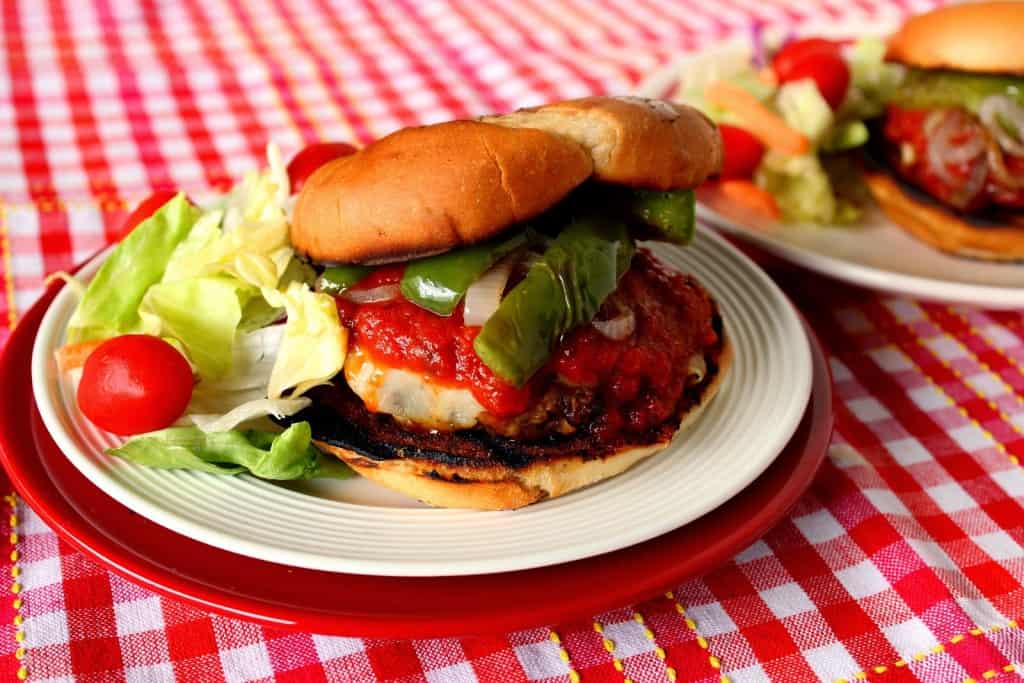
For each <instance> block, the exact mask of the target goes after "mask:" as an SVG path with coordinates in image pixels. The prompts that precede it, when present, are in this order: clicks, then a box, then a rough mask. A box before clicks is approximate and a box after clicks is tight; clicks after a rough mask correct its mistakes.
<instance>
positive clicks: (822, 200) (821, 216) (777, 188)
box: [755, 152, 860, 225]
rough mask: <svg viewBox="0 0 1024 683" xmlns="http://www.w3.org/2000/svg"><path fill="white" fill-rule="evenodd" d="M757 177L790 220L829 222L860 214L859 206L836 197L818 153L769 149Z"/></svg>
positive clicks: (825, 223) (853, 217) (843, 220)
mask: <svg viewBox="0 0 1024 683" xmlns="http://www.w3.org/2000/svg"><path fill="white" fill-rule="evenodd" d="M755 180H756V182H757V184H758V185H760V186H761V187H763V188H764V189H765V190H767V191H768V192H771V193H772V195H773V196H774V197H775V201H776V202H777V203H778V205H779V208H780V209H781V210H782V214H783V217H784V218H785V219H786V220H788V221H796V222H808V223H817V224H820V225H828V224H834V223H849V222H851V221H854V220H856V219H857V218H858V216H859V215H860V214H859V211H858V210H857V207H856V206H854V205H853V204H851V203H849V202H847V201H844V200H840V199H839V198H837V197H836V194H835V192H834V191H833V188H832V183H831V182H830V180H829V176H828V174H827V173H826V172H825V169H824V168H823V167H822V165H821V160H820V159H819V158H818V156H817V155H815V154H806V155H802V156H789V155H785V154H779V153H777V152H768V153H767V154H765V155H764V159H763V160H762V162H761V165H760V166H759V167H758V169H757V175H756V177H755Z"/></svg>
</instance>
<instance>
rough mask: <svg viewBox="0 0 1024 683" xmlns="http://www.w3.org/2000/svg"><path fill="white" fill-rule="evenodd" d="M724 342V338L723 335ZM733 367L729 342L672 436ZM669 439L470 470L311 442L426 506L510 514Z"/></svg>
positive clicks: (595, 478) (613, 471)
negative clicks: (594, 453) (592, 453)
mask: <svg viewBox="0 0 1024 683" xmlns="http://www.w3.org/2000/svg"><path fill="white" fill-rule="evenodd" d="M723 338H724V335H723ZM731 363H732V347H731V345H730V343H729V341H728V339H727V338H724V339H723V345H722V347H721V350H720V352H719V354H718V358H717V367H718V371H717V373H716V374H715V375H714V376H712V377H710V378H709V379H708V380H707V382H706V383H705V384H704V387H703V391H702V392H701V395H700V399H699V401H698V402H697V403H696V405H695V406H694V407H693V408H691V409H690V410H689V411H687V412H686V413H685V414H683V415H680V416H679V417H680V425H679V429H678V430H676V432H675V433H676V434H679V433H681V432H683V431H685V430H686V429H687V428H688V427H689V426H690V425H692V424H693V423H694V422H695V421H696V419H697V417H698V416H699V415H700V413H701V411H703V410H704V408H705V407H706V406H707V404H708V403H709V402H710V401H711V399H712V398H713V397H714V395H715V394H716V393H717V392H718V389H719V387H720V386H721V382H722V380H723V378H724V377H725V375H726V374H727V373H728V370H729V366H730V365H731ZM670 441H671V435H670V436H669V437H666V438H665V439H663V440H659V441H657V442H655V443H650V444H644V445H641V446H624V447H622V448H620V449H618V450H616V451H613V452H611V453H609V454H606V455H604V456H602V457H597V458H594V457H589V456H588V454H586V453H566V454H561V455H559V456H558V457H546V458H543V459H537V460H534V461H532V462H529V463H528V464H526V465H524V466H522V467H509V466H508V465H505V464H502V463H498V462H484V463H481V464H474V465H472V466H470V465H466V464H463V463H457V462H442V461H438V460H434V459H419V458H395V459H388V460H375V459H371V458H368V457H366V456H364V455H361V454H359V453H356V452H354V451H351V450H348V449H346V448H341V447H338V446H334V445H331V444H328V443H325V442H322V441H316V442H315V443H316V444H317V446H318V447H319V448H321V449H322V450H324V451H326V452H329V453H332V454H334V455H335V456H337V457H338V458H340V459H341V460H342V461H344V462H345V463H346V464H347V465H348V466H349V467H351V468H352V469H354V470H355V471H356V472H358V473H359V474H360V475H362V476H364V477H366V478H367V479H370V480H371V481H375V482H377V483H378V484H381V485H383V486H387V487H388V488H391V489H394V490H396V491H399V492H401V493H404V494H406V495H408V496H412V497H413V498H417V499H419V500H422V501H424V502H426V503H429V504H430V505H435V506H438V507H449V508H472V509H477V510H510V509H514V508H519V507H523V506H524V505H529V504H531V503H536V502H538V501H541V500H545V499H548V498H555V497H557V496H561V495H564V494H566V493H569V492H570V491H574V490H576V489H579V488H583V487H584V486H589V485H591V484H594V483H596V482H599V481H601V480H603V479H608V478H609V477H613V476H615V475H617V474H620V473H621V472H624V471H625V470H627V469H629V468H630V467H632V466H633V465H635V464H636V463H638V462H640V461H641V460H643V459H644V458H647V457H649V456H651V455H654V454H655V453H657V452H658V451H661V450H663V449H664V448H665V447H666V446H668V444H669V442H670Z"/></svg>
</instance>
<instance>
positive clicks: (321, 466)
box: [107, 422, 353, 481]
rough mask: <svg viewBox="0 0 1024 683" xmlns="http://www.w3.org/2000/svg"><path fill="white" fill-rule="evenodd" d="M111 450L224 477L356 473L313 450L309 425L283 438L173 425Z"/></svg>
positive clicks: (138, 461)
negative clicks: (205, 430)
mask: <svg viewBox="0 0 1024 683" xmlns="http://www.w3.org/2000/svg"><path fill="white" fill-rule="evenodd" d="M107 452H108V453H109V454H110V455H115V456H117V457H119V458H123V459H125V460H128V461H130V462H133V463H136V464H139V465H144V466H146V467H155V468H158V469H169V470H173V469H185V470H198V471H200V472H209V473H211V474H221V475H236V474H242V473H246V472H247V473H249V474H252V475H254V476H257V477H259V478H261V479H271V480H275V481H287V480H293V479H313V478H317V477H328V478H333V479H346V478H348V477H351V476H352V474H353V472H352V470H351V469H349V468H348V467H347V466H345V465H344V464H343V463H341V462H340V461H338V460H337V459H335V458H332V457H329V456H325V455H323V454H322V453H321V452H320V451H318V450H317V449H316V447H315V446H313V444H312V442H311V430H310V427H309V423H308V422H296V423H295V424H293V425H291V426H290V427H288V429H286V430H285V431H283V432H281V433H280V434H274V433H272V432H265V431H260V430H255V429H247V430H240V429H233V430H231V431H227V432H212V433H204V432H203V431H202V430H200V429H199V428H198V427H171V428H169V429H163V430H161V431H158V432H151V433H149V434H146V435H143V436H138V437H135V438H133V439H131V440H129V441H128V442H126V443H125V444H123V445H122V446H119V447H118V448H111V449H110V450H108V451H107Z"/></svg>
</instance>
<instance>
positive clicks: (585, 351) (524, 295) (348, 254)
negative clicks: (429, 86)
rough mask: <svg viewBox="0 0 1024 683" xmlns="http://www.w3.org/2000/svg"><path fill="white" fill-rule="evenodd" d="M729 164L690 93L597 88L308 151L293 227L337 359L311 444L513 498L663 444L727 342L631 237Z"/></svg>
mask: <svg viewBox="0 0 1024 683" xmlns="http://www.w3.org/2000/svg"><path fill="white" fill-rule="evenodd" d="M721 162H722V143H721V139H720V137H719V135H718V131H717V129H716V128H715V126H714V124H712V123H711V122H710V121H709V120H708V119H707V118H706V117H704V116H703V115H702V114H701V113H699V112H698V111H697V110H695V109H692V108H689V107H685V106H681V105H675V104H670V103H668V102H663V101H658V100H646V99H639V98H613V97H590V98H585V99H578V100H572V101H566V102H560V103H555V104H549V105H545V106H541V107H537V108H533V109H524V110H520V111H517V112H515V113H511V114H506V115H500V116H487V117H483V118H480V119H477V120H463V121H452V122H447V123H440V124H436V125H430V126H424V127H418V128H407V129H404V130H401V131H398V132H396V133H393V134H391V135H389V136H387V137H384V138H382V139H380V140H378V141H376V142H374V143H373V144H370V145H369V146H367V147H365V148H363V149H362V150H360V151H358V152H357V153H355V154H353V155H351V156H346V157H343V158H339V159H335V160H333V161H331V162H329V163H327V164H325V165H324V166H322V167H320V168H319V169H318V170H317V171H316V172H314V173H313V175H311V176H310V177H309V179H308V180H307V181H306V183H305V184H304V186H303V188H302V190H301V192H300V194H299V196H298V198H297V201H296V205H295V209H294V215H293V219H292V225H291V240H292V243H293V245H294V246H295V249H296V250H297V252H298V253H299V254H301V255H302V256H303V257H304V258H306V259H308V261H309V262H310V264H312V265H313V266H314V267H315V268H316V269H317V271H318V276H317V280H316V283H317V284H316V287H317V289H319V290H320V291H324V292H328V293H330V294H332V295H334V296H335V297H336V301H337V308H338V312H339V317H340V320H341V322H342V324H343V325H344V327H345V328H347V330H348V352H347V356H346V360H345V364H344V369H343V371H342V372H341V373H339V375H338V376H337V377H336V378H335V379H334V381H333V382H331V383H330V384H329V385H323V386H320V387H316V388H314V389H312V390H311V391H310V392H309V393H308V394H307V395H308V396H309V397H310V398H311V399H312V404H311V405H310V407H308V408H306V409H305V410H304V411H302V412H300V413H298V414H296V415H294V416H292V417H291V418H287V419H289V420H291V421H301V420H305V421H308V422H309V424H310V425H311V427H312V431H313V438H314V442H315V444H316V445H317V446H318V447H319V448H320V449H322V450H323V451H325V452H327V453H332V454H334V455H335V456H337V457H338V458H340V459H341V460H342V461H344V462H345V463H347V464H348V465H349V466H350V467H352V468H353V469H354V470H356V471H357V472H358V473H359V474H361V475H363V476H364V477H366V478H368V479H370V480H373V481H375V482H378V483H380V484H383V485H384V486H387V487H390V488H392V489H395V490H398V491H400V492H403V493H405V494H408V495H410V496H413V497H415V498H418V499H420V500H423V501H425V502H427V503H430V504H432V505H437V506H444V507H462V508H479V509H508V508H518V507H521V506H524V505H527V504H530V503H534V502H537V501H540V500H544V499H548V498H554V497H556V496H560V495H563V494H565V493H567V492H569V491H572V490H574V489H578V488H580V487H583V486H587V485H589V484H592V483H594V482H597V481H599V480H602V479H604V478H607V477H611V476H613V475H616V474H618V473H620V472H622V471H624V470H625V469H627V468H628V467H630V466H631V465H633V464H635V463H637V462H639V461H640V460H642V459H644V458H646V457H648V456H650V455H652V454H654V453H656V452H658V451H659V450H661V449H663V448H664V447H665V446H666V445H667V444H668V443H669V441H670V440H671V439H672V438H673V436H674V435H675V434H676V433H677V432H679V431H680V430H681V429H682V428H683V426H685V425H686V424H688V423H690V422H692V420H693V419H694V418H695V417H696V416H697V414H698V413H699V412H700V410H701V409H702V408H703V407H704V406H705V405H707V403H708V401H710V400H711V398H712V396H713V395H714V394H715V392H716V390H717V388H718V386H719V385H720V382H721V381H722V378H723V376H724V375H725V373H726V371H727V368H728V366H729V361H730V347H729V340H728V339H727V338H726V336H725V334H724V330H723V325H722V319H721V315H720V312H719V310H718V307H717V306H716V304H715V302H714V301H713V299H712V298H711V296H709V294H708V293H707V292H706V291H705V290H704V289H703V288H702V287H701V286H700V284H699V283H698V282H697V281H696V280H695V279H694V278H693V277H689V276H686V275H683V274H681V273H679V272H677V271H674V270H672V269H670V268H668V267H666V266H665V265H663V264H661V263H660V262H659V261H658V259H657V258H656V257H655V256H654V255H653V254H652V253H651V252H650V251H649V250H648V249H647V248H645V247H644V246H642V245H638V244H637V240H662V241H667V242H675V243H684V242H686V241H687V240H688V239H689V238H690V237H691V235H692V232H693V226H694V198H693V192H692V189H691V188H693V187H695V186H696V185H698V184H699V183H701V182H702V181H703V180H704V179H705V178H706V177H708V176H709V175H711V174H713V173H715V172H717V170H718V169H719V167H720V165H721Z"/></svg>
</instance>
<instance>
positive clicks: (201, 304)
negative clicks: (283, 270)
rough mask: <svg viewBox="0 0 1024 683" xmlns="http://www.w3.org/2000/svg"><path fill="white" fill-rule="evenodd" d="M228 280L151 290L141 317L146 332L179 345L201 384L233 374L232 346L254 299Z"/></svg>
mask: <svg viewBox="0 0 1024 683" xmlns="http://www.w3.org/2000/svg"><path fill="white" fill-rule="evenodd" d="M258 295H259V293H258V291H257V290H256V289H255V288H253V287H251V286H250V285H248V284H246V283H244V282H242V281H240V280H238V279H236V278H232V277H224V276H211V277H195V278H191V279H188V280H178V281H175V282H163V283H160V284H157V285H154V286H152V287H150V289H149V291H148V292H147V293H146V296H145V298H144V299H143V300H142V305H141V306H140V308H139V314H140V315H141V316H142V318H143V319H144V320H145V321H146V323H147V332H148V333H149V334H156V335H159V336H162V337H170V338H172V339H175V340H177V341H178V343H180V344H181V346H182V347H183V348H184V349H185V355H186V356H187V357H188V358H189V360H190V361H191V362H192V364H193V366H194V367H195V369H196V371H197V372H198V373H199V377H200V378H201V379H216V378H218V377H221V376H222V375H224V374H225V373H227V372H228V371H229V370H230V369H231V358H232V346H233V344H234V341H235V333H236V331H237V330H238V324H239V322H240V321H241V320H242V309H243V307H244V306H245V304H246V303H248V301H249V300H250V299H251V298H252V297H254V296H258Z"/></svg>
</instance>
